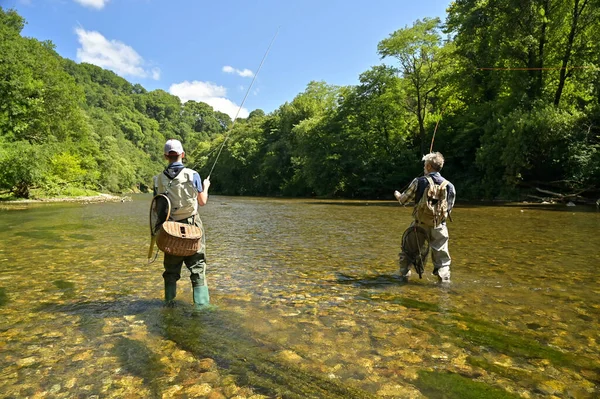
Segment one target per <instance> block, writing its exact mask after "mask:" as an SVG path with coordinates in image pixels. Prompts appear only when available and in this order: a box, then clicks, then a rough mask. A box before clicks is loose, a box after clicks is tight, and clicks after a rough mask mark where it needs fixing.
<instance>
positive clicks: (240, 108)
mask: <svg viewBox="0 0 600 399" xmlns="http://www.w3.org/2000/svg"><path fill="white" fill-rule="evenodd" d="M278 33H279V28H277V32H275V35H274V36H273V39H271V43H269V47H268V48H267V51H266V52H265V55H263V58H262V60H261V61H260V65H259V66H258V69H257V70H256V73H255V74H254V77H253V78H252V82H250V86H249V87H248V90H246V94H245V95H244V99H243V100H242V103H241V104H240V107H239V108H238V110H237V113H236V114H235V118H233V123H232V124H231V127H230V128H229V133H227V135H226V136H225V139H224V140H223V143H222V144H221V147H220V148H219V152H218V153H217V157H216V158H215V162H214V163H213V166H212V168H210V172H209V173H208V179H209V180H210V175H212V172H213V170H214V169H215V166H216V165H217V161H218V160H219V156H220V155H221V151H223V147H224V146H225V143H226V142H227V140H228V139H229V135H230V134H231V132H232V131H233V127H234V126H235V122H236V121H237V118H238V115H239V114H240V111H241V110H242V107H243V106H244V103H245V102H246V98H248V94H250V89H252V85H253V84H254V81H255V80H256V77H257V76H258V73H259V72H260V69H261V68H262V66H263V63H264V62H265V59H266V58H267V55H268V54H269V51H270V50H271V46H272V45H273V42H274V41H275V38H276V37H277V34H278Z"/></svg>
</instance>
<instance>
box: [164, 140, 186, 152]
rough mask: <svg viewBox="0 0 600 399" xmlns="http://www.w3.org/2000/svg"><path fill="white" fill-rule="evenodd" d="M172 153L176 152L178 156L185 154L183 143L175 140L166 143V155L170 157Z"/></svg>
mask: <svg viewBox="0 0 600 399" xmlns="http://www.w3.org/2000/svg"><path fill="white" fill-rule="evenodd" d="M170 152H174V153H176V154H177V155H181V154H183V146H182V145H181V141H179V140H175V139H169V140H167V142H166V143H165V155H169V153H170Z"/></svg>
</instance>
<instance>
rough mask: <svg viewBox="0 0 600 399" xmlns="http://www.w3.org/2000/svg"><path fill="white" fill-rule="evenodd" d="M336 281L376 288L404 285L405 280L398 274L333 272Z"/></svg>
mask: <svg viewBox="0 0 600 399" xmlns="http://www.w3.org/2000/svg"><path fill="white" fill-rule="evenodd" d="M335 278H336V280H335V281H336V282H337V283H338V284H348V285H352V286H355V287H363V288H377V287H389V286H391V285H404V284H406V282H405V281H404V280H403V279H402V278H401V277H400V276H399V275H394V274H376V275H371V276H361V277H355V276H350V275H349V274H344V273H339V272H338V273H335Z"/></svg>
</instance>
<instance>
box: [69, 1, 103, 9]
mask: <svg viewBox="0 0 600 399" xmlns="http://www.w3.org/2000/svg"><path fill="white" fill-rule="evenodd" d="M74 1H75V3H79V4H81V5H82V6H84V7H90V8H95V9H96V10H101V9H103V8H104V6H105V5H106V3H108V0H74Z"/></svg>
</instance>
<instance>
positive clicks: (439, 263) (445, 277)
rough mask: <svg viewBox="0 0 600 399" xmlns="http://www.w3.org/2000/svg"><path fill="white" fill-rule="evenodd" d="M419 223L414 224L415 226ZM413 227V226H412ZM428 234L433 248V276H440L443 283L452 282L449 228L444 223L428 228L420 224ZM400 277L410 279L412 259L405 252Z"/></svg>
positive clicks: (402, 253)
mask: <svg viewBox="0 0 600 399" xmlns="http://www.w3.org/2000/svg"><path fill="white" fill-rule="evenodd" d="M415 223H417V222H413V225H414V224H415ZM411 226H412V225H411ZM419 227H422V228H423V229H425V231H426V232H427V236H428V237H429V247H430V248H431V259H432V261H433V274H435V275H436V276H438V278H439V279H440V280H441V281H450V263H451V261H452V259H451V258H450V252H448V239H449V237H448V227H447V226H446V223H442V224H441V225H439V226H438V227H428V226H425V225H423V224H419ZM399 265H400V275H401V276H402V277H409V276H410V274H411V272H410V266H411V264H410V259H409V258H408V256H406V254H405V253H404V252H400V254H399Z"/></svg>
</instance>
